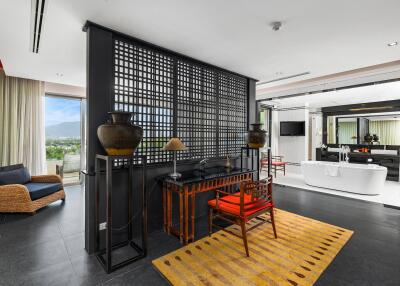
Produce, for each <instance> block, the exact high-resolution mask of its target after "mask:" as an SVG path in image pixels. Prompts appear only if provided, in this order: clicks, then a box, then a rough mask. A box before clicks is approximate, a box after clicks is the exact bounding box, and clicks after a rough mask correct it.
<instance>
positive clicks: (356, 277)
mask: <svg viewBox="0 0 400 286" xmlns="http://www.w3.org/2000/svg"><path fill="white" fill-rule="evenodd" d="M66 192H67V200H66V202H65V203H64V204H61V203H58V202H57V203H54V204H52V205H51V206H49V207H46V208H44V209H42V210H41V211H39V212H38V213H37V214H36V215H35V216H26V215H7V214H0V285H57V286H59V285H98V284H102V285H168V283H167V282H166V281H165V280H164V279H163V278H162V277H161V276H160V275H159V274H158V273H157V271H156V270H154V269H153V267H152V265H151V260H152V259H154V258H156V257H159V256H161V255H163V254H166V253H168V252H170V251H172V250H174V249H176V248H178V247H180V244H179V242H178V241H177V240H176V239H175V238H173V237H169V236H167V235H166V234H164V233H163V232H162V231H159V232H155V233H152V234H151V235H150V237H149V256H148V257H147V258H146V259H144V260H141V261H138V262H137V263H135V264H131V265H128V266H126V267H125V268H123V269H120V270H118V271H116V272H114V273H112V274H109V275H107V274H105V273H104V271H103V269H102V268H101V267H100V265H99V264H98V262H97V260H96V258H95V257H94V256H89V255H87V254H86V252H85V250H84V192H83V190H81V189H80V187H78V186H75V187H68V188H66ZM274 196H275V201H276V204H277V206H278V207H279V208H282V209H285V210H288V211H291V212H295V213H298V214H300V215H304V216H308V217H312V218H315V219H318V220H322V221H325V222H327V223H331V224H336V225H339V226H342V227H345V228H348V229H352V230H354V231H355V234H354V236H353V237H352V239H351V240H350V241H349V243H348V244H347V245H346V246H345V247H344V249H343V250H342V251H341V252H340V253H339V255H338V256H337V258H336V259H335V260H334V261H333V263H332V264H331V265H330V266H329V267H328V269H327V270H326V271H325V272H324V274H323V275H322V276H321V278H320V279H319V280H318V282H317V283H316V285H333V286H336V285H396V286H398V285H400V210H395V209H389V208H384V207H383V206H382V205H379V204H373V203H368V202H363V201H356V200H351V199H346V198H341V197H333V196H329V195H325V194H320V193H313V192H309V191H304V190H299V189H295V188H289V187H281V186H275V187H274ZM206 229H207V227H206V220H205V219H200V220H199V221H198V223H197V233H198V234H199V235H200V236H201V235H205V232H206ZM278 231H279V230H278Z"/></svg>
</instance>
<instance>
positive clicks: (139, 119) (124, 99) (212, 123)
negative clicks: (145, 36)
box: [113, 38, 247, 164]
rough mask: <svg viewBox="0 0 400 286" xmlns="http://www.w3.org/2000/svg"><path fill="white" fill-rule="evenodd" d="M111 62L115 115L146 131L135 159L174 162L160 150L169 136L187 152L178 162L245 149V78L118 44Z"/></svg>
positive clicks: (122, 42)
mask: <svg viewBox="0 0 400 286" xmlns="http://www.w3.org/2000/svg"><path fill="white" fill-rule="evenodd" d="M114 58H115V70H114V78H115V86H114V98H113V103H114V110H120V111H129V112H134V113H135V114H136V115H135V118H134V123H135V124H137V125H139V126H141V127H142V128H143V129H144V137H143V141H142V143H141V145H140V146H139V148H138V153H139V154H142V155H147V156H148V163H160V162H168V161H171V160H172V156H171V153H169V152H164V151H162V150H161V148H162V146H164V145H165V143H167V142H168V140H169V139H170V138H171V137H173V136H178V137H180V138H181V139H182V141H183V142H184V143H185V144H186V145H187V147H188V148H189V150H188V151H184V152H179V154H178V159H179V160H190V159H202V158H206V157H207V158H213V157H222V156H226V155H230V156H237V155H239V154H240V148H241V147H242V146H245V144H246V142H245V139H244V134H245V132H246V130H247V79H246V78H242V77H238V76H235V75H231V74H229V73H224V72H221V71H219V70H216V69H213V68H208V67H207V66H201V65H198V64H196V63H193V62H191V61H190V60H186V59H185V60H183V59H179V57H177V56H170V55H168V54H167V53H163V52H162V51H158V50H156V49H153V48H149V47H147V46H145V45H141V44H137V43H136V42H134V41H129V40H125V39H119V38H117V39H115V40H114ZM122 163H123V162H121V164H122Z"/></svg>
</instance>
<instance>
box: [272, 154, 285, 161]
mask: <svg viewBox="0 0 400 286" xmlns="http://www.w3.org/2000/svg"><path fill="white" fill-rule="evenodd" d="M271 158H272V160H274V161H276V162H282V159H283V156H282V155H280V156H271Z"/></svg>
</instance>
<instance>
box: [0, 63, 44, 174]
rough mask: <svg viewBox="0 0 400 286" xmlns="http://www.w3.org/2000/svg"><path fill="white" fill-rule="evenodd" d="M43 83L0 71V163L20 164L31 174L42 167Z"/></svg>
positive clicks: (42, 170) (40, 172)
mask: <svg viewBox="0 0 400 286" xmlns="http://www.w3.org/2000/svg"><path fill="white" fill-rule="evenodd" d="M43 96H44V84H43V82H41V81H36V80H29V79H22V78H15V77H9V76H6V75H5V74H4V72H3V71H0V166H7V165H12V164H18V163H23V164H24V165H25V166H26V167H27V168H28V169H29V171H30V172H31V174H32V175H37V174H43V172H44V169H45V138H44V136H45V134H44V108H43Z"/></svg>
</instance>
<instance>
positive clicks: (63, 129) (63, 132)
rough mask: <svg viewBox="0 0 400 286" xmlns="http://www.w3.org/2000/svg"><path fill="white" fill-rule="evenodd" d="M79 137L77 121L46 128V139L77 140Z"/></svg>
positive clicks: (79, 126)
mask: <svg viewBox="0 0 400 286" xmlns="http://www.w3.org/2000/svg"><path fill="white" fill-rule="evenodd" d="M80 136H81V123H80V122H79V121H75V122H62V123H59V124H55V125H50V126H46V138H52V139H56V138H78V137H80Z"/></svg>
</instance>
